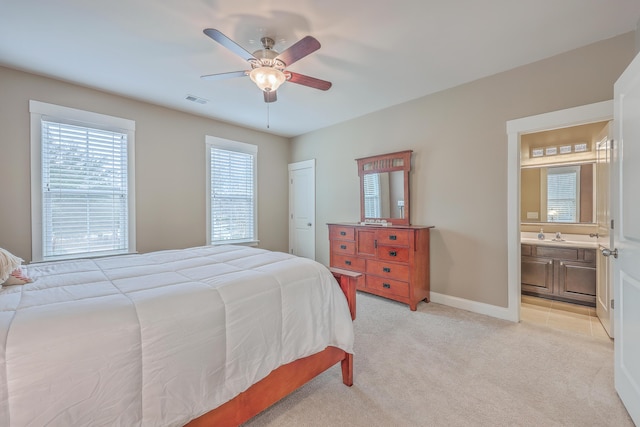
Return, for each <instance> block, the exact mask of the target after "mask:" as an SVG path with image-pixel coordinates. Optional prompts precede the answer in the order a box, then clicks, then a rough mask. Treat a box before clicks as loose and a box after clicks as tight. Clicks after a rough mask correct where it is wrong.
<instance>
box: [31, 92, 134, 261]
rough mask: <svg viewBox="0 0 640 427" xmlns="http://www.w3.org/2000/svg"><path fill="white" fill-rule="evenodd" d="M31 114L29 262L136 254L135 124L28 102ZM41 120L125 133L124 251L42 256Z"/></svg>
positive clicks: (90, 113)
mask: <svg viewBox="0 0 640 427" xmlns="http://www.w3.org/2000/svg"><path fill="white" fill-rule="evenodd" d="M29 112H30V115H31V252H32V253H31V256H32V261H33V262H40V261H50V260H60V259H76V258H87V257H96V256H105V255H115V254H122V253H134V252H136V227H135V226H136V216H135V174H134V170H135V167H134V165H135V157H134V155H135V121H133V120H129V119H123V118H119V117H113V116H108V115H105V114H99V113H94V112H90V111H84V110H78V109H75V108H69V107H63V106H60V105H55V104H48V103H45V102H40V101H35V100H30V101H29ZM42 120H48V121H52V122H58V123H65V124H72V125H76V126H82V127H92V128H96V129H102V130H108V131H113V132H120V133H124V134H127V178H128V191H127V194H128V219H127V221H128V232H129V235H128V248H127V249H126V250H125V251H101V252H88V253H78V254H70V255H65V256H56V257H47V258H46V259H45V258H44V256H43V244H44V242H43V239H44V237H43V212H42Z"/></svg>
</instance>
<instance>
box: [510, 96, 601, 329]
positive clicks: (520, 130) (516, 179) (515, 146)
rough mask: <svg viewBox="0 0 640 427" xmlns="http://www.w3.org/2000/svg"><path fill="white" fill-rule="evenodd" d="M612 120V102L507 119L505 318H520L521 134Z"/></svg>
mask: <svg viewBox="0 0 640 427" xmlns="http://www.w3.org/2000/svg"><path fill="white" fill-rule="evenodd" d="M611 119H613V101H611V100H610V101H602V102H597V103H595V104H589V105H583V106H580V107H574V108H568V109H566V110H560V111H553V112H550V113H545V114H539V115H536V116H530V117H524V118H521V119H515V120H509V121H508V122H507V124H506V128H507V135H508V139H507V281H508V283H507V292H508V306H507V311H508V320H512V321H514V322H518V321H519V320H520V136H521V135H523V134H527V133H532V132H540V131H546V130H552V129H560V128H565V127H569V126H578V125H583V124H587V123H594V122H602V121H609V120H611Z"/></svg>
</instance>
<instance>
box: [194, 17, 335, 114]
mask: <svg viewBox="0 0 640 427" xmlns="http://www.w3.org/2000/svg"><path fill="white" fill-rule="evenodd" d="M204 33H205V34H206V35H207V36H209V37H211V38H212V39H213V40H215V41H217V42H218V43H220V44H221V45H222V46H224V47H226V48H227V49H229V50H230V51H231V52H233V53H235V54H236V55H239V56H240V57H241V58H242V59H244V60H245V61H247V62H248V63H249V65H251V70H245V71H231V72H228V73H218V74H208V75H205V76H202V77H201V78H202V79H205V80H220V79H227V78H232V77H244V76H249V77H250V78H251V80H252V81H253V82H254V83H255V84H256V85H257V86H258V87H259V88H260V90H262V93H263V94H264V102H275V101H276V100H277V99H278V98H277V95H276V91H277V90H278V87H280V85H281V84H282V83H284V82H285V81H289V82H291V83H297V84H299V85H303V86H308V87H311V88H314V89H320V90H328V89H329V88H330V87H331V82H328V81H326V80H320V79H316V78H315V77H310V76H305V75H304V74H298V73H294V72H292V71H288V70H286V68H287V67H288V66H290V65H291V64H293V63H294V62H296V61H298V60H300V59H302V58H304V57H305V56H307V55H309V54H310V53H313V52H315V51H316V50H318V49H320V42H319V41H318V40H316V39H315V38H313V37H311V36H306V37H304V38H303V39H301V40H299V41H297V42H296V43H294V44H293V45H292V46H290V47H289V48H288V49H286V50H285V51H284V52H282V53H278V52H276V51H275V50H274V49H273V46H274V44H275V42H274V40H273V39H272V38H271V37H262V38H261V39H260V41H261V42H262V49H260V50H256V51H255V52H253V53H249V52H248V51H247V50H245V49H244V48H243V47H242V46H240V45H239V44H237V43H236V42H234V41H233V40H231V39H230V38H229V37H227V36H225V35H224V34H222V33H221V32H220V31H218V30H216V29H213V28H207V29H205V30H204Z"/></svg>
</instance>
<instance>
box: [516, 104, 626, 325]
mask: <svg viewBox="0 0 640 427" xmlns="http://www.w3.org/2000/svg"><path fill="white" fill-rule="evenodd" d="M612 117H613V103H612V102H611V101H605V102H601V103H597V104H591V105H587V106H582V107H575V108H571V109H567V110H561V111H557V112H552V113H546V114H542V115H538V116H532V117H526V118H523V119H517V120H512V121H509V122H508V123H507V132H508V137H509V138H508V142H509V148H508V153H509V165H508V174H509V181H508V182H509V184H508V200H509V213H508V218H509V219H508V221H509V224H508V236H509V242H508V247H509V252H508V253H509V260H508V269H509V309H510V312H512V314H513V316H514V317H515V318H516V319H517V320H524V321H535V322H537V323H544V324H545V325H546V326H550V327H554V326H555V327H557V328H558V329H571V328H574V329H576V332H577V329H578V328H579V329H580V330H581V331H582V333H583V334H587V335H597V336H602V334H601V332H602V329H601V328H602V326H600V325H601V322H599V321H598V319H597V317H596V316H595V315H596V312H597V310H596V307H594V305H597V302H596V301H597V300H598V299H599V298H600V299H601V300H602V301H604V300H606V302H607V307H608V302H609V300H610V296H609V294H608V289H609V288H610V286H608V285H607V286H604V287H603V286H602V284H601V283H600V282H602V279H603V278H598V277H597V276H596V272H597V271H600V272H604V273H605V275H604V279H608V272H607V271H606V270H607V269H606V268H605V267H602V266H601V265H599V264H601V260H600V259H599V258H602V257H601V256H600V250H599V237H597V236H599V235H600V226H599V224H598V223H597V218H598V214H599V213H601V212H599V210H598V209H597V207H596V206H597V204H598V203H601V204H602V203H604V202H605V201H604V200H602V198H601V196H602V195H605V194H606V193H607V192H606V191H598V188H597V187H598V185H599V184H598V182H600V181H599V180H598V173H599V172H598V166H597V162H598V160H597V155H596V153H597V149H598V147H599V142H600V139H599V137H600V134H599V132H598V128H599V129H603V128H604V127H605V126H606V124H607V123H608V122H609V121H610V120H611V119H612ZM605 133H606V132H605ZM602 139H604V140H608V138H606V137H603V138H602ZM556 167H557V168H558V169H553V168H556ZM521 172H522V173H521ZM607 173H608V172H607ZM550 175H551V176H552V177H551V179H549V176H550ZM521 177H522V180H521ZM600 178H601V177H600ZM559 182H564V183H565V184H566V183H567V182H568V183H569V184H570V185H569V187H568V188H569V191H567V192H566V193H568V194H563V193H562V191H559V189H558V188H555V187H553V185H556V186H557V185H558V183H559ZM522 185H525V187H526V186H527V185H529V186H532V187H535V188H534V189H533V190H531V194H529V193H528V191H529V190H525V191H523V188H522ZM550 185H551V187H550ZM580 189H582V192H581V191H580ZM599 193H600V196H598V194H599ZM606 205H607V206H608V200H606ZM601 216H602V215H601ZM605 228H606V227H605ZM541 229H542V230H541ZM557 233H559V234H557ZM603 234H604V233H603ZM606 234H607V235H608V233H606ZM539 235H540V236H539ZM589 235H591V237H590V236H589ZM538 237H541V238H540V239H538ZM607 238H608V236H607ZM554 240H555V241H554ZM521 245H522V246H521ZM554 251H555V252H554ZM567 258H568V259H567ZM607 282H608V281H607ZM594 288H595V289H594ZM600 288H603V289H600ZM523 293H524V297H522V296H521V295H522V294H523ZM593 294H601V295H593ZM576 300H577V301H576ZM576 302H577V303H578V304H575V303H576ZM590 306H591V307H590ZM604 314H605V315H607V314H610V313H604ZM606 320H609V319H608V318H607V319H606ZM602 323H605V322H602Z"/></svg>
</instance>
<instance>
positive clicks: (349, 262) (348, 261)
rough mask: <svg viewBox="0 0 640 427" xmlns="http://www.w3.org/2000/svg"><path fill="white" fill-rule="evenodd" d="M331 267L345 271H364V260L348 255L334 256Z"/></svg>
mask: <svg viewBox="0 0 640 427" xmlns="http://www.w3.org/2000/svg"><path fill="white" fill-rule="evenodd" d="M331 259H332V261H331V267H338V268H344V269H345V270H353V271H364V270H365V260H364V259H362V258H356V257H353V256H348V255H334V256H333V257H332V258H331Z"/></svg>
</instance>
